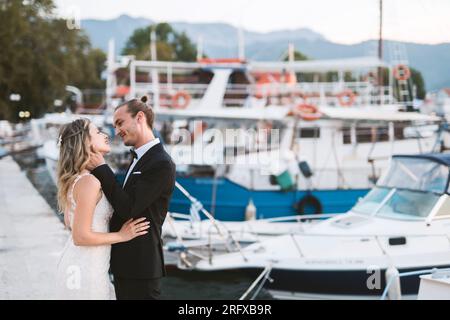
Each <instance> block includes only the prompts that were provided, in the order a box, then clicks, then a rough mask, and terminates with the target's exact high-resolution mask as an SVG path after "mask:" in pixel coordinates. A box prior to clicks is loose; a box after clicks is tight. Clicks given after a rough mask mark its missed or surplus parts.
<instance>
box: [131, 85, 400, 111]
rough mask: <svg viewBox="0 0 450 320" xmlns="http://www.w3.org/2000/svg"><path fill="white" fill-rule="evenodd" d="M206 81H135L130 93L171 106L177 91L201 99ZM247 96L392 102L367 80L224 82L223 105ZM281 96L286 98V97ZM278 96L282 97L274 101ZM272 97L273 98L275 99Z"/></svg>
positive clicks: (352, 102)
mask: <svg viewBox="0 0 450 320" xmlns="http://www.w3.org/2000/svg"><path fill="white" fill-rule="evenodd" d="M208 86H209V84H207V83H190V82H186V83H176V82H165V83H159V84H158V86H154V85H153V84H152V82H136V83H134V86H133V90H134V91H133V92H134V94H135V95H136V96H142V95H149V96H150V100H149V102H150V103H153V100H152V96H153V95H154V94H156V93H157V94H159V99H160V102H161V105H162V106H164V105H170V103H171V98H172V97H173V96H174V95H175V94H176V93H178V92H181V91H183V92H185V93H187V94H189V95H190V96H191V97H192V98H193V99H201V98H203V96H204V95H205V92H206V90H207V89H208ZM249 97H257V98H259V99H263V100H264V99H265V100H267V99H269V100H268V101H266V104H295V103H301V102H307V103H311V104H315V105H327V106H340V105H342V104H345V105H379V104H393V103H395V102H396V101H395V99H394V97H393V92H392V88H391V87H389V86H384V87H381V88H380V87H378V86H374V85H372V84H371V83H369V82H364V81H355V82H301V83H296V84H286V83H279V82H273V83H264V84H227V86H226V88H225V93H224V104H225V105H228V106H245V105H247V104H248V98H249ZM282 97H289V99H288V100H286V99H282ZM277 98H281V100H279V101H278V100H276V99H277ZM274 99H275V100H274Z"/></svg>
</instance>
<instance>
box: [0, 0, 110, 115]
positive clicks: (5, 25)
mask: <svg viewBox="0 0 450 320" xmlns="http://www.w3.org/2000/svg"><path fill="white" fill-rule="evenodd" d="M53 9H54V5H53V1H52V0H34V1H32V0H28V1H16V0H0V24H1V26H0V47H1V48H2V54H1V55H0V119H9V120H12V121H14V120H17V114H18V111H20V110H29V111H30V112H31V115H32V117H39V116H41V115H42V114H43V113H45V112H48V111H51V110H52V108H53V101H54V100H55V99H62V98H64V96H65V94H66V92H65V86H66V85H74V86H77V87H79V88H80V89H84V88H104V82H103V81H102V80H101V79H100V75H101V72H102V70H103V68H104V63H105V60H106V56H105V54H104V53H103V52H102V51H101V50H98V49H92V48H91V45H90V42H89V39H88V37H87V36H86V35H85V34H84V32H83V31H81V30H69V28H68V27H67V23H66V21H65V20H62V19H55V18H54V17H53V16H52V13H53ZM12 93H18V94H20V95H21V101H19V102H14V101H10V100H9V96H10V94H12Z"/></svg>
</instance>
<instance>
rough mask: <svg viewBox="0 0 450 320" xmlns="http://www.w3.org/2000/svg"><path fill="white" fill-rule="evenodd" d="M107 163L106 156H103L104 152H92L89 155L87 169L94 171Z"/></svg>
mask: <svg viewBox="0 0 450 320" xmlns="http://www.w3.org/2000/svg"><path fill="white" fill-rule="evenodd" d="M105 163H106V162H105V158H103V154H101V153H100V152H91V153H90V155H89V162H88V165H87V168H86V169H88V170H89V171H92V170H94V169H95V168H97V167H99V166H101V165H103V164H105Z"/></svg>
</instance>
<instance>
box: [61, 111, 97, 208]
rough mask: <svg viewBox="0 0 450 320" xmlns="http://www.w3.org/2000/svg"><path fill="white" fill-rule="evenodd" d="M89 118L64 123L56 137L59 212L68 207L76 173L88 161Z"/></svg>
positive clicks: (80, 170) (83, 168)
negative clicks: (57, 146)
mask: <svg viewBox="0 0 450 320" xmlns="http://www.w3.org/2000/svg"><path fill="white" fill-rule="evenodd" d="M90 123H91V122H90V121H89V119H84V118H82V119H77V120H75V121H72V122H71V123H67V124H65V125H64V126H63V127H62V128H61V130H60V132H59V138H58V144H59V160H58V166H57V186H58V195H57V199H58V209H59V211H60V212H61V213H64V212H66V210H67V209H68V208H69V207H70V204H69V200H68V194H69V191H70V190H69V188H70V187H71V186H72V184H73V182H74V181H75V179H76V177H77V175H79V174H80V173H81V172H82V171H83V170H85V169H86V167H87V164H88V162H89V153H90V141H91V137H90V135H89V125H90Z"/></svg>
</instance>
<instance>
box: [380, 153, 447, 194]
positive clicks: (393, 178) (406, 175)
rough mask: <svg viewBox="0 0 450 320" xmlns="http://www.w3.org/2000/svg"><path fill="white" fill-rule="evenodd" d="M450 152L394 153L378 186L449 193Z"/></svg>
mask: <svg viewBox="0 0 450 320" xmlns="http://www.w3.org/2000/svg"><path fill="white" fill-rule="evenodd" d="M449 167H450V154H442V153H430V154H420V155H394V156H393V157H392V164H391V166H390V168H389V170H388V172H386V174H385V175H384V176H383V177H382V178H381V179H380V181H379V182H378V183H377V185H378V186H384V187H390V188H400V189H410V190H417V191H425V192H433V193H439V194H443V193H449V188H448V184H449V177H450V168H449Z"/></svg>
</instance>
